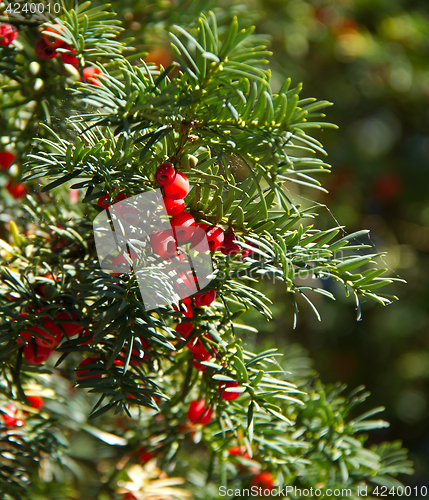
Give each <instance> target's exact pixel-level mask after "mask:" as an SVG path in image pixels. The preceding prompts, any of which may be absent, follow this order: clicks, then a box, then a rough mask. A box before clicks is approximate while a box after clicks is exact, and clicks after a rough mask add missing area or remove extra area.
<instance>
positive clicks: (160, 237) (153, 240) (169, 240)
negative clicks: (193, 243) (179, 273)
mask: <svg viewBox="0 0 429 500" xmlns="http://www.w3.org/2000/svg"><path fill="white" fill-rule="evenodd" d="M149 239H150V245H151V247H152V250H153V251H154V252H155V253H156V254H158V255H159V256H160V257H162V258H163V259H168V258H170V257H173V255H174V254H175V253H176V252H177V243H176V240H175V239H174V237H173V236H172V234H171V233H170V232H168V231H163V230H162V229H159V230H158V231H155V232H154V233H152V234H151V235H150V238H149Z"/></svg>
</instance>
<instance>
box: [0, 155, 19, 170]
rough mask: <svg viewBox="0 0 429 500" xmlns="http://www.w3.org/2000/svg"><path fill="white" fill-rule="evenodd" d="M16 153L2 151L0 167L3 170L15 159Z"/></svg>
mask: <svg viewBox="0 0 429 500" xmlns="http://www.w3.org/2000/svg"><path fill="white" fill-rule="evenodd" d="M15 158H16V155H14V154H13V153H11V152H10V151H0V168H1V169H2V170H7V169H8V168H9V167H10V166H11V165H12V163H13V161H14V160H15Z"/></svg>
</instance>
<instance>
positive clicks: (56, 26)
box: [43, 24, 65, 49]
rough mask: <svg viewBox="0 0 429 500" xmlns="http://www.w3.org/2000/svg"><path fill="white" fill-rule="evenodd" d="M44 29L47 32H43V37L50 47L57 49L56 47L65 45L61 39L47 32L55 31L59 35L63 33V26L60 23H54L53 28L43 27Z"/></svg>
mask: <svg viewBox="0 0 429 500" xmlns="http://www.w3.org/2000/svg"><path fill="white" fill-rule="evenodd" d="M44 31H47V32H48V33H44V34H43V39H44V40H45V43H46V45H47V46H48V47H50V48H51V49H57V48H58V47H62V46H63V45H65V44H64V42H63V41H62V40H60V39H59V38H56V37H54V36H51V35H50V34H49V33H55V34H56V35H61V34H62V33H63V28H62V26H61V25H60V24H54V27H53V28H45V29H44Z"/></svg>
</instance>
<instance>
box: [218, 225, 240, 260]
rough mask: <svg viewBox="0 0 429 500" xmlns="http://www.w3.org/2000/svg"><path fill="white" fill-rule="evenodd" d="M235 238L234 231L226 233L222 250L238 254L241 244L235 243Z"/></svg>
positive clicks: (226, 253)
mask: <svg viewBox="0 0 429 500" xmlns="http://www.w3.org/2000/svg"><path fill="white" fill-rule="evenodd" d="M234 240H235V234H234V233H233V232H232V231H229V232H227V233H225V235H224V240H223V244H222V246H221V247H220V251H221V252H222V253H223V254H224V255H229V256H233V255H236V254H238V252H239V251H240V250H241V248H240V246H239V245H237V243H234Z"/></svg>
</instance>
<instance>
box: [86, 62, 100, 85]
mask: <svg viewBox="0 0 429 500" xmlns="http://www.w3.org/2000/svg"><path fill="white" fill-rule="evenodd" d="M100 74H102V73H101V70H100V69H98V68H96V67H95V66H89V67H88V68H84V70H83V76H84V78H85V80H87V81H88V82H89V83H92V85H95V86H96V87H102V86H103V84H102V83H101V81H100V80H99V79H98V78H97V76H96V75H100Z"/></svg>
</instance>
